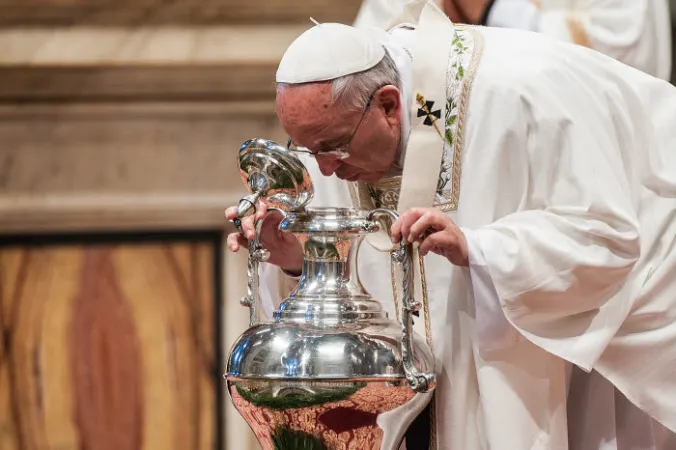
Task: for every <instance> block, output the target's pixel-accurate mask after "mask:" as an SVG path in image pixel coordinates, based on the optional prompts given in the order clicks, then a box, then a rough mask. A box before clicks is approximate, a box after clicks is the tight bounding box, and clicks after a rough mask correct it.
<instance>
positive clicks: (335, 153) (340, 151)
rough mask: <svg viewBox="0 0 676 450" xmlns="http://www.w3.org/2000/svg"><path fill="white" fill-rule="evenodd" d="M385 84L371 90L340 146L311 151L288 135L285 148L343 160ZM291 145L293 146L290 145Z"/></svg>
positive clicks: (347, 155) (347, 156)
mask: <svg viewBox="0 0 676 450" xmlns="http://www.w3.org/2000/svg"><path fill="white" fill-rule="evenodd" d="M385 86H388V85H387V84H384V85H382V86H380V87H379V88H378V89H376V90H375V91H373V93H372V94H371V96H370V97H369V100H368V102H366V106H365V107H364V111H363V112H362V113H361V118H360V119H359V123H357V126H356V127H355V128H354V131H352V134H351V135H350V138H349V139H348V141H347V143H346V144H345V145H341V146H340V147H337V148H334V149H332V150H320V151H317V152H313V151H310V150H308V149H307V148H305V147H298V146H296V144H294V143H293V140H292V139H291V137H289V140H288V142H287V143H286V149H287V150H289V151H291V152H295V153H305V154H307V155H311V156H314V157H317V156H331V157H333V158H336V159H339V160H344V159H347V158H349V157H350V154H349V152H348V151H349V149H350V145H351V144H352V141H353V140H354V136H355V135H356V134H357V131H359V127H360V126H361V123H362V122H363V121H364V117H366V113H367V112H368V110H369V108H370V107H371V103H372V102H373V98H374V97H375V95H376V93H377V92H378V91H379V90H380V89H382V88H384V87H385ZM292 146H293V147H292Z"/></svg>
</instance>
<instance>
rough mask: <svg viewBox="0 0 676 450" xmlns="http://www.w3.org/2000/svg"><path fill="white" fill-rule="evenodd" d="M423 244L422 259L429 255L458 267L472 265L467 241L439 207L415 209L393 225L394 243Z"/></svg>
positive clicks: (403, 215)
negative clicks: (443, 258)
mask: <svg viewBox="0 0 676 450" xmlns="http://www.w3.org/2000/svg"><path fill="white" fill-rule="evenodd" d="M402 240H403V241H404V242H405V243H413V242H419V243H420V248H419V249H418V251H419V252H420V254H421V255H422V256H425V255H426V254H427V253H428V252H432V253H436V254H438V255H441V256H443V257H445V258H446V259H448V260H449V261H450V262H451V263H453V264H455V265H456V266H463V267H466V266H469V258H468V251H467V239H465V235H464V234H463V232H462V231H460V228H458V226H457V225H456V224H455V223H453V221H452V220H451V219H450V217H448V216H447V215H446V214H444V213H443V212H442V211H439V210H438V209H435V208H413V209H411V210H409V211H407V212H405V213H404V214H402V215H401V216H400V217H399V219H397V221H396V222H394V225H392V242H395V243H398V242H401V241H402Z"/></svg>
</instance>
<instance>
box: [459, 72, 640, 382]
mask: <svg viewBox="0 0 676 450" xmlns="http://www.w3.org/2000/svg"><path fill="white" fill-rule="evenodd" d="M563 70H565V69H563ZM511 81H512V80H505V83H506V84H507V85H509V84H510V82H511ZM513 81H514V83H513V84H512V85H511V86H509V89H512V90H513V91H515V92H514V94H506V95H502V92H500V91H496V90H495V88H494V89H493V90H492V91H491V95H487V96H486V100H485V101H486V102H487V105H486V106H485V107H484V108H482V107H481V106H478V108H479V111H481V112H482V114H481V122H482V126H481V127H477V128H476V129H475V130H476V131H475V132H474V133H476V134H475V135H471V134H470V136H468V142H471V146H472V147H471V148H477V149H481V150H477V151H479V152H480V154H479V155H475V156H473V157H472V158H473V159H477V158H478V159H477V161H478V160H481V164H490V165H493V166H497V167H505V169H503V170H501V171H499V172H497V173H496V176H498V177H499V183H500V185H502V186H505V187H506V188H508V189H511V192H509V193H507V192H505V190H504V189H500V188H499V187H498V188H497V189H496V190H497V192H494V194H493V195H494V196H495V199H490V198H486V199H485V201H486V202H487V204H491V202H492V203H494V204H500V203H505V202H507V201H516V202H518V203H519V204H520V206H519V208H518V212H515V213H511V214H507V215H504V216H503V217H500V218H498V220H496V221H494V222H493V223H491V224H489V225H486V226H481V227H478V228H477V229H475V230H474V232H473V233H471V238H470V242H472V246H473V247H474V249H473V251H472V253H474V255H472V258H473V261H474V264H473V265H472V267H471V269H470V275H471V276H472V277H473V280H472V285H473V289H475V290H477V285H479V286H480V288H479V289H478V290H479V292H478V293H479V295H485V296H486V298H487V299H490V297H491V296H492V295H491V294H490V293H491V289H494V292H495V293H497V298H498V299H499V302H500V306H501V308H502V310H503V312H504V314H505V317H506V318H507V320H508V321H509V322H510V323H511V324H512V326H513V327H515V328H516V329H517V330H518V331H519V332H520V333H521V334H522V335H523V336H525V337H526V338H527V339H529V340H531V341H532V342H533V343H534V344H536V345H538V346H539V347H541V348H543V349H545V350H546V351H548V352H550V353H552V354H554V355H557V356H559V357H561V358H563V359H565V360H568V361H570V362H572V363H574V364H577V365H579V366H580V367H582V368H585V369H587V370H590V369H591V368H592V367H593V364H594V363H595V362H596V360H597V359H598V357H599V356H600V354H601V353H602V352H603V350H604V349H605V348H606V346H607V345H608V342H609V341H610V339H611V338H612V337H613V335H614V333H615V332H616V330H617V329H618V328H619V326H620V325H621V323H622V322H623V320H624V318H625V317H626V315H627V314H628V312H629V309H630V307H631V298H632V297H631V295H630V293H629V292H625V291H623V290H622V287H623V284H624V282H625V281H626V279H627V276H628V275H629V273H630V271H631V270H632V268H633V266H634V264H635V262H636V261H637V259H638V257H639V254H640V245H639V238H638V219H637V218H636V216H635V213H634V208H633V204H632V192H631V188H630V187H629V182H628V179H627V175H626V172H625V170H626V168H625V166H624V163H625V162H624V160H623V157H622V152H621V151H620V145H618V142H617V135H616V134H615V129H614V128H615V126H616V124H615V123H614V122H613V120H614V118H612V117H609V115H608V114H607V113H606V112H605V111H606V110H605V109H604V108H606V107H607V106H606V105H604V104H603V96H602V94H600V95H598V96H597V97H590V93H589V91H588V87H584V86H581V85H579V80H577V79H575V78H574V77H570V76H568V74H566V73H562V72H556V73H554V72H552V73H546V72H543V73H540V74H538V78H537V80H535V79H532V80H513ZM553 92H556V93H557V95H552V93H553ZM506 98H511V100H505V99H506ZM531 100H532V101H531ZM472 107H475V106H474V105H473V106H472ZM489 111H490V112H489ZM507 111H508V112H509V114H504V113H505V112H507ZM470 120H471V119H470ZM486 129H490V130H491V133H485V130H486ZM482 130H483V132H482ZM489 135H491V136H489ZM472 141H474V142H472ZM491 147H492V148H491ZM468 157H469V155H468ZM493 158H494V159H493ZM510 165H511V167H513V169H510V170H507V169H506V168H507V167H510ZM524 167H525V169H524ZM517 168H519V169H517ZM492 170H495V169H492ZM524 176H525V179H524ZM495 186H498V185H495ZM462 225H465V224H462ZM477 255H482V256H483V260H485V264H481V261H479V263H477V260H478V259H479V256H477ZM486 272H487V273H486ZM488 278H490V280H491V281H492V283H493V287H492V288H491V287H490V285H489V284H490V283H487V279H488ZM485 293H488V294H485ZM476 294H477V292H475V295H476ZM479 304H480V305H481V304H482V303H481V300H479ZM482 308H483V306H482ZM487 309H488V310H490V309H491V308H490V306H488V308H487ZM477 314H478V315H479V316H481V314H482V309H479V310H478V312H477ZM480 328H481V327H480Z"/></svg>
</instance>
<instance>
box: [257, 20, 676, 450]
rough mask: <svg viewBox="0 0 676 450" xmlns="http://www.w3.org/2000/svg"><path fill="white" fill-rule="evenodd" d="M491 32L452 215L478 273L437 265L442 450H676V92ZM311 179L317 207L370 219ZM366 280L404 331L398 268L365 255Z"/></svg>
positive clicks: (432, 305)
mask: <svg viewBox="0 0 676 450" xmlns="http://www.w3.org/2000/svg"><path fill="white" fill-rule="evenodd" d="M399 32H401V30H399ZM473 32H475V33H478V34H479V35H480V41H481V42H482V44H481V51H479V52H477V54H479V55H480V56H481V57H480V59H478V60H477V64H478V65H477V67H476V75H475V77H474V79H473V86H472V89H471V95H470V97H469V102H468V106H467V108H466V110H464V111H461V112H460V114H461V115H462V117H461V120H463V123H464V124H465V128H464V133H463V136H462V138H463V141H464V148H463V149H462V154H461V155H460V157H461V159H460V160H459V161H461V172H459V174H460V175H461V176H460V179H459V187H460V190H459V201H458V205H457V209H455V210H451V211H449V212H448V214H449V216H450V217H451V218H452V219H453V220H454V221H455V222H456V223H457V224H458V225H459V226H460V227H461V228H462V229H463V231H464V232H465V233H466V236H467V240H468V244H469V249H470V253H469V254H470V267H469V268H460V267H455V266H453V265H451V264H450V263H449V262H448V261H447V260H446V259H445V258H443V257H440V256H438V255H432V254H430V255H428V256H427V257H425V272H426V275H425V276H426V287H427V297H428V299H429V311H430V328H431V337H432V339H431V341H432V344H433V351H434V354H435V357H436V361H437V368H436V370H437V374H438V377H439V378H438V381H439V383H438V387H437V391H436V393H435V397H436V402H435V411H434V424H435V426H434V427H433V428H435V430H436V435H435V436H434V442H435V444H434V446H433V448H437V449H463V450H474V449H491V450H523V449H542V450H549V449H561V450H564V449H568V448H570V449H573V450H614V449H619V450H634V449H637V448H640V449H659V450H667V449H672V448H676V441H674V437H673V433H672V432H670V431H669V430H667V428H666V427H668V428H670V429H671V430H672V431H673V430H676V376H674V374H675V373H676V320H675V319H676V251H674V249H675V247H676V220H675V219H676V152H674V151H673V149H674V148H676V132H674V130H673V124H675V123H676V89H674V88H673V87H672V86H670V85H669V84H667V83H666V82H663V81H661V80H658V79H656V78H652V77H649V76H647V75H645V74H643V73H641V72H639V71H636V70H634V69H632V68H629V67H627V66H625V65H622V64H620V63H618V62H617V61H615V60H613V59H611V58H608V57H605V56H603V55H601V54H599V53H597V52H593V51H590V50H588V49H585V48H584V47H581V46H573V45H568V44H565V43H562V42H560V41H559V40H553V39H549V38H547V37H534V36H533V35H532V34H531V33H527V32H523V31H518V30H509V29H497V28H477V29H474V30H473ZM411 33H412V34H413V33H414V31H411ZM447 38H448V37H447V36H440V39H447ZM397 42H399V43H400V45H405V42H403V41H402V40H401V38H400V36H399V38H398V39H397ZM475 47H477V48H475V50H477V49H478V44H475ZM402 89H403V90H404V91H406V90H407V89H408V88H407V86H402ZM410 119H411V121H415V120H417V119H416V115H415V109H413V110H412V111H411V115H410ZM406 137H407V136H402V138H403V139H404V140H406ZM413 150H416V151H420V149H412V148H411V147H410V146H409V147H408V148H406V152H412V151H413ZM456 151H457V149H456ZM304 161H305V162H306V164H307V165H308V168H309V169H310V172H311V175H312V178H313V181H314V183H315V190H316V196H315V199H314V200H313V205H314V206H331V207H351V206H357V205H356V204H355V198H354V196H353V195H351V191H350V188H349V185H348V183H346V182H343V181H340V180H338V179H336V178H335V177H323V176H322V175H321V173H320V172H319V170H318V168H317V167H316V163H314V162H313V161H312V160H311V159H307V158H304ZM359 273H360V278H361V280H362V282H363V284H364V285H365V287H366V289H367V290H368V291H369V292H371V293H372V294H373V295H374V297H376V298H377V299H379V300H380V301H381V302H382V303H383V305H384V307H385V308H386V309H387V310H388V311H389V313H390V317H396V313H395V310H394V308H393V305H394V300H393V295H392V281H391V273H390V264H389V255H388V254H387V253H384V252H380V251H377V250H375V249H374V248H371V247H370V246H369V245H367V244H365V245H363V246H362V250H361V251H360V254H359ZM280 275H282V274H281V272H279V271H278V270H277V269H276V268H273V267H270V266H267V265H263V268H262V285H263V286H262V294H263V299H264V303H265V309H266V311H267V312H268V313H271V310H272V309H273V308H274V307H275V306H276V304H278V303H279V301H280V295H284V292H285V291H288V289H289V288H290V287H292V286H293V283H294V281H293V280H290V279H288V278H284V277H283V275H282V276H280ZM573 367H580V368H582V369H584V370H585V371H590V370H593V372H592V373H591V375H589V374H587V373H584V372H582V371H581V370H580V369H578V368H576V369H575V370H574V371H571V369H572V368H573ZM608 380H609V381H608ZM611 383H612V384H611ZM569 388H570V394H569ZM627 397H628V398H629V399H630V400H631V402H629V401H628V400H627ZM634 405H638V408H637V407H636V406H634ZM606 419H607V420H606ZM654 419H657V420H654ZM662 424H664V425H666V427H664V426H663V425H662Z"/></svg>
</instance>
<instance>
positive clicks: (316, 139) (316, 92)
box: [277, 83, 401, 181]
mask: <svg viewBox="0 0 676 450" xmlns="http://www.w3.org/2000/svg"><path fill="white" fill-rule="evenodd" d="M362 114H363V119H362ZM277 116H278V117H279V120H280V122H281V124H282V126H283V127H284V129H285V130H286V132H287V133H288V134H289V136H290V137H291V139H292V140H293V142H294V143H295V144H296V145H298V146H300V147H306V148H307V149H308V150H310V151H311V152H313V153H317V155H316V159H317V163H318V165H319V169H320V170H321V172H322V174H324V175H325V176H330V175H332V174H334V173H335V174H336V176H337V177H338V178H341V179H343V180H348V181H356V180H362V181H375V180H379V179H380V178H382V177H383V176H384V175H385V174H386V173H387V172H388V171H389V170H390V168H391V167H392V166H393V164H394V163H395V160H396V157H397V149H398V147H399V140H400V138H401V102H400V100H399V91H398V90H397V88H396V87H394V86H386V87H384V88H381V89H380V90H378V91H377V93H376V94H375V95H374V97H373V100H372V101H371V104H370V106H369V107H368V109H367V110H366V112H364V111H363V110H361V111H353V110H348V109H347V108H345V107H344V106H342V105H341V104H340V103H338V104H334V105H332V104H331V85H330V84H329V83H312V84H307V85H299V86H292V87H282V88H279V89H278V90H277ZM360 119H361V123H360ZM355 130H356V132H355ZM348 144H349V145H348ZM346 145H348V146H347V147H346V151H347V153H348V155H349V156H348V157H347V158H344V159H340V158H338V157H336V156H333V155H322V152H326V151H331V150H335V149H337V148H345V146H346Z"/></svg>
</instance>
